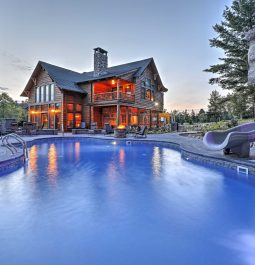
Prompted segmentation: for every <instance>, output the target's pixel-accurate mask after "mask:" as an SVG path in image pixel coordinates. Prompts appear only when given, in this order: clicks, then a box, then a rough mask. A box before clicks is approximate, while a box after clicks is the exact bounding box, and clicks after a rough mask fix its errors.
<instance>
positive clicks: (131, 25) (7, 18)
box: [0, 0, 232, 111]
mask: <svg viewBox="0 0 255 265" xmlns="http://www.w3.org/2000/svg"><path fill="white" fill-rule="evenodd" d="M231 2H232V1H230V0H213V1H212V0H192V1H188V0H178V1H176V0H165V1H163V0H157V1H149V0H148V1H146V0H128V1H122V0H119V1H118V0H108V1H97V0H94V1H88V0H84V1H81V0H77V1H76V0H73V1H68V0H61V1H53V0H44V1H37V0H22V1H21V0H0V87H2V88H8V90H7V91H8V93H9V94H10V95H11V96H12V97H14V98H15V99H18V100H20V99H24V98H20V97H19V95H20V93H21V92H22V90H23V88H24V87H25V85H26V83H27V81H28V79H29V77H30V75H31V73H32V71H33V69H34V67H35V66H36V64H37V62H38V60H42V61H46V62H49V63H52V64H55V65H58V66H61V67H65V68H68V69H72V70H74V71H78V72H84V71H90V70H92V68H93V48H95V47H98V46H100V47H102V48H104V49H106V50H107V51H108V52H109V66H113V65H117V64H122V63H128V62H131V61H136V60H140V59H145V58H148V57H153V58H154V60H155V62H156V65H157V68H158V70H159V73H160V75H161V78H162V80H163V83H164V85H165V86H166V87H167V88H168V89H169V91H168V92H167V93H166V96H165V108H167V109H168V110H169V111H170V110H173V109H179V110H183V109H191V108H194V109H199V108H202V107H203V108H206V106H207V99H208V97H209V94H210V92H211V91H212V90H213V89H218V90H219V91H221V89H219V88H218V87H217V86H211V85H209V84H208V79H209V78H210V76H211V75H210V74H208V73H204V72H203V69H205V68H207V67H208V66H209V65H210V64H214V63H215V62H217V58H218V57H220V56H222V54H221V52H220V51H219V50H217V49H214V48H210V47H209V41H208V39H209V38H211V37H213V36H215V35H214V32H213V29H212V26H213V25H214V24H215V23H217V22H220V20H221V19H222V13H223V10H224V8H225V6H226V5H228V6H229V5H230V4H231Z"/></svg>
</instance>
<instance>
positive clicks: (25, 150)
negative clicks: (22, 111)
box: [2, 133, 28, 161]
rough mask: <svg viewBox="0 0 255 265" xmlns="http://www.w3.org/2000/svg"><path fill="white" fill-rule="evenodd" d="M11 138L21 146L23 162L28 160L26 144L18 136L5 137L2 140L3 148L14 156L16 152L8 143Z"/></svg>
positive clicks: (13, 134)
mask: <svg viewBox="0 0 255 265" xmlns="http://www.w3.org/2000/svg"><path fill="white" fill-rule="evenodd" d="M10 137H13V138H14V139H15V140H16V141H18V142H19V143H20V144H21V145H22V150H23V155H24V159H25V161H27V160H28V150H27V143H26V141H25V140H24V139H22V138H21V137H20V136H19V135H17V134H16V133H10V134H7V135H5V136H4V137H3V138H2V143H3V145H4V146H5V147H7V148H8V149H9V150H10V151H11V153H12V154H13V155H14V154H16V153H17V152H18V150H17V148H16V147H15V146H14V145H13V144H12V143H10V142H9V138H10Z"/></svg>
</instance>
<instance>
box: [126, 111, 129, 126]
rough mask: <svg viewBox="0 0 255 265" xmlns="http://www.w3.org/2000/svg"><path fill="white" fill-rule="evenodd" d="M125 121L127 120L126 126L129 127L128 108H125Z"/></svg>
mask: <svg viewBox="0 0 255 265" xmlns="http://www.w3.org/2000/svg"><path fill="white" fill-rule="evenodd" d="M126 119H127V125H128V126H129V123H130V121H129V107H126Z"/></svg>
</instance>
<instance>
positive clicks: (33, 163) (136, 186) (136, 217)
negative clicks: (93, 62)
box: [0, 139, 255, 265]
mask: <svg viewBox="0 0 255 265" xmlns="http://www.w3.org/2000/svg"><path fill="white" fill-rule="evenodd" d="M29 153H30V160H29V162H28V165H27V167H26V168H20V169H19V170H17V171H15V172H12V173H8V174H5V175H2V176H0V264H1V265H16V264H17V265H30V264H37V265H45V264H47V265H51V264H52V265H53V264H54V265H74V264H75V265H80V264H82V265H84V264H86V265H91V264H93V265H94V264H95V265H97V264H100V265H104V264H111V265H114V264H118V265H126V264H128V265H129V264H139V265H140V264H146V265H150V264H153V265H155V264H157V265H161V264H162V265H163V264H164V265H165V264H167V265H169V264H173V265H186V264H194V265H200V264H201V265H205V264H206V265H211V264H212V265H215V264H219V265H221V264H222V265H230V264H231V265H233V264H237V265H239V264H240V265H241V264H248V265H250V264H255V254H254V248H255V207H254V205H255V204H254V203H255V189H254V187H253V186H251V185H247V184H244V183H242V182H239V181H237V180H235V178H234V177H235V176H234V175H235V173H234V172H233V171H230V170H226V169H222V170H221V171H219V170H217V169H216V168H206V167H203V166H201V165H198V164H193V163H191V162H188V161H186V160H184V159H182V158H181V154H180V153H179V152H178V151H175V150H171V149H169V148H166V147H164V146H161V145H160V144H145V143H132V144H131V145H127V144H126V142H122V143H119V142H114V141H103V140H89V139H88V140H83V141H77V140H76V141H75V140H70V141H55V142H45V143H40V144H39V143H38V144H35V145H33V146H32V147H31V148H30V150H29Z"/></svg>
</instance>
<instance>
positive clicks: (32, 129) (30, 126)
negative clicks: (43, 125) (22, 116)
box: [23, 122, 37, 135]
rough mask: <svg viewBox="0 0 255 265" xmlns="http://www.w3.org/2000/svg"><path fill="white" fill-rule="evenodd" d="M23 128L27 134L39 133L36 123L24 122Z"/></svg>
mask: <svg viewBox="0 0 255 265" xmlns="http://www.w3.org/2000/svg"><path fill="white" fill-rule="evenodd" d="M23 129H24V130H25V133H26V134H27V135H36V134H37V129H36V123H32V122H24V123H23Z"/></svg>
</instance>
